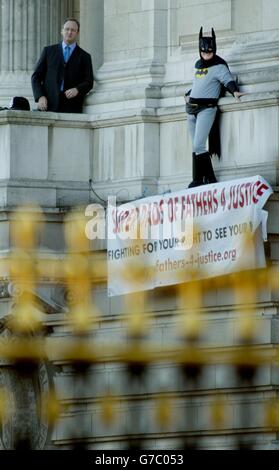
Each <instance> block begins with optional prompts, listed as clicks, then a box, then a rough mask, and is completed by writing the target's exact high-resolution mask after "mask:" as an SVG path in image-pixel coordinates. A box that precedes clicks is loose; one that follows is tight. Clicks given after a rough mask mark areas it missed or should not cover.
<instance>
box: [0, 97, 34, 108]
mask: <svg viewBox="0 0 279 470" xmlns="http://www.w3.org/2000/svg"><path fill="white" fill-rule="evenodd" d="M9 109H13V110H14V111H30V104H29V101H28V99H27V98H24V96H14V97H13V98H12V99H11V102H10V107H9V108H5V107H3V106H0V111H8V110H9Z"/></svg>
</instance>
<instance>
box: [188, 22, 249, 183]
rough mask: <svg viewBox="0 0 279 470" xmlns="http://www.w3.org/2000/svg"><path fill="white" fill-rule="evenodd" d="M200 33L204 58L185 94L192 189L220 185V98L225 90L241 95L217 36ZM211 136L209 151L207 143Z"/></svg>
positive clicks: (237, 95)
mask: <svg viewBox="0 0 279 470" xmlns="http://www.w3.org/2000/svg"><path fill="white" fill-rule="evenodd" d="M211 31H212V36H211V37H208V36H203V28H202V27H201V29H200V34H199V52H200V59H199V60H198V61H197V62H196V64H195V68H196V73H195V76H194V80H193V84H192V88H191V90H189V91H188V92H187V93H185V101H186V112H187V114H188V129H189V133H190V136H191V140H192V144H193V181H192V182H191V183H190V184H189V186H188V187H189V188H194V187H196V186H201V185H203V184H210V183H216V182H217V180H216V177H215V174H214V170H213V167H212V163H211V155H213V154H217V155H218V156H219V157H220V138H219V123H218V121H219V120H218V112H217V111H218V106H217V103H218V99H219V98H220V95H221V93H222V88H223V87H225V88H226V89H227V90H228V91H229V92H230V93H231V94H232V95H233V96H234V97H235V98H236V99H237V100H239V99H240V97H241V96H242V95H244V93H241V92H240V91H239V89H238V87H237V84H236V82H235V80H234V79H233V77H232V75H231V73H230V70H229V67H228V64H227V63H226V61H225V60H224V59H222V58H221V57H219V56H218V55H217V54H216V51H217V46H216V36H215V32H214V29H213V28H212V30H211ZM208 137H209V151H207V147H206V142H207V139H208Z"/></svg>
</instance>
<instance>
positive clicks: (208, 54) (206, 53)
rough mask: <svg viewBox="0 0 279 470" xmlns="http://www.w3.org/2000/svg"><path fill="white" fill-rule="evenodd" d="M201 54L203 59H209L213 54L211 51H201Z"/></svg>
mask: <svg viewBox="0 0 279 470" xmlns="http://www.w3.org/2000/svg"><path fill="white" fill-rule="evenodd" d="M201 56H202V58H203V60H210V59H212V58H213V56H214V54H213V52H201Z"/></svg>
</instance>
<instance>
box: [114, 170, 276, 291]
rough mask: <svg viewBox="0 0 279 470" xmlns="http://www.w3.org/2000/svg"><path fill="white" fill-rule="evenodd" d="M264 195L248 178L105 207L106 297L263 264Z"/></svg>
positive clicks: (264, 188) (262, 184) (263, 186)
mask: <svg viewBox="0 0 279 470" xmlns="http://www.w3.org/2000/svg"><path fill="white" fill-rule="evenodd" d="M271 194H272V188H271V187H270V185H269V184H268V183H267V182H266V181H265V180H264V179H263V178H262V177H261V176H253V177H249V178H244V179H237V180H232V181H225V182H221V183H215V184H211V185H204V186H199V187H196V188H191V189H185V190H182V191H177V192H174V193H168V194H166V195H163V196H160V195H159V196H153V197H149V198H144V199H139V200H137V201H133V202H132V203H129V204H124V205H121V206H119V207H116V206H114V205H109V208H108V215H107V227H108V232H107V236H108V250H107V256H108V294H109V296H115V295H122V294H128V293H132V292H135V291H142V290H149V289H154V288H155V287H159V286H167V285H172V284H177V283H181V282H185V281H188V280H191V279H192V278H193V275H194V276H195V278H196V279H204V278H209V277H215V276H220V275H224V274H229V273H232V272H237V271H242V270H245V269H254V268H261V267H264V266H265V254H264V245H263V240H265V239H266V237H267V235H266V223H267V215H268V214H267V212H266V211H264V210H263V207H264V205H265V203H266V201H267V199H268V198H269V196H270V195H271ZM133 266H134V268H133ZM135 267H136V268H135ZM135 269H137V270H138V272H141V276H135V275H134V272H135Z"/></svg>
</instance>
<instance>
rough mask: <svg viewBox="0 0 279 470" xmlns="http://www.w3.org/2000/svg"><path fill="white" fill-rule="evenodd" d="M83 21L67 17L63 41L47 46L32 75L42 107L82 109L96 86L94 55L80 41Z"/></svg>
mask: <svg viewBox="0 0 279 470" xmlns="http://www.w3.org/2000/svg"><path fill="white" fill-rule="evenodd" d="M79 29H80V24H79V22H78V21H77V20H76V19H74V18H69V19H67V20H66V21H65V23H64V25H63V28H62V36H63V41H62V43H59V44H55V45H53V46H48V47H45V48H44V50H43V52H42V55H41V57H40V59H39V61H38V63H37V65H36V67H35V71H34V73H33V75H32V78H31V83H32V89H33V94H34V98H35V101H36V103H38V109H39V110H40V111H57V112H61V113H81V112H82V105H83V101H84V97H85V95H86V94H87V93H88V92H89V91H90V90H91V89H92V87H93V68H92V61H91V56H90V54H88V53H87V52H85V51H84V50H83V49H81V48H80V47H79V46H78V45H77V42H76V41H77V38H78V35H79Z"/></svg>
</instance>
